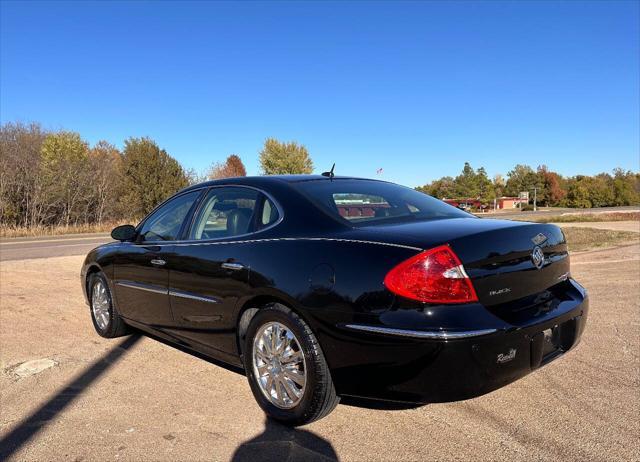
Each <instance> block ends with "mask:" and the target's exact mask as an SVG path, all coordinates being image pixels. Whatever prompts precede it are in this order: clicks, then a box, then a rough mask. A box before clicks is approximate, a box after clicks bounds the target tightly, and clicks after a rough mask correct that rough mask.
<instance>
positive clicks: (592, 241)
mask: <svg viewBox="0 0 640 462" xmlns="http://www.w3.org/2000/svg"><path fill="white" fill-rule="evenodd" d="M562 231H563V232H564V235H565V236H566V237H567V243H568V245H569V250H570V251H572V252H578V251H582V250H593V249H601V248H605V247H620V246H623V245H629V244H634V243H635V244H637V243H638V242H640V234H638V233H634V232H631V231H613V230H610V229H595V228H579V227H571V228H563V229H562Z"/></svg>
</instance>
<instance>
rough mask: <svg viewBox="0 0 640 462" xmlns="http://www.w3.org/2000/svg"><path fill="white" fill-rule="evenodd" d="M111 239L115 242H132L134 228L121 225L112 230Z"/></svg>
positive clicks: (134, 234) (134, 235)
mask: <svg viewBox="0 0 640 462" xmlns="http://www.w3.org/2000/svg"><path fill="white" fill-rule="evenodd" d="M111 237H112V238H113V239H115V240H116V241H132V240H133V238H134V237H136V228H135V227H134V226H132V225H122V226H117V227H115V228H113V230H112V231H111Z"/></svg>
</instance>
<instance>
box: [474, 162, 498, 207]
mask: <svg viewBox="0 0 640 462" xmlns="http://www.w3.org/2000/svg"><path fill="white" fill-rule="evenodd" d="M476 184H477V185H478V186H477V187H478V197H479V198H480V202H482V203H483V204H489V203H491V202H493V200H494V199H495V198H496V190H495V188H494V186H493V183H492V182H491V180H490V179H489V176H488V175H487V171H486V170H485V169H484V167H480V168H479V169H478V170H477V171H476Z"/></svg>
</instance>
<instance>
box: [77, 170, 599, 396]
mask: <svg viewBox="0 0 640 462" xmlns="http://www.w3.org/2000/svg"><path fill="white" fill-rule="evenodd" d="M297 181H331V180H329V179H327V178H322V177H311V176H310V177H302V178H300V177H291V178H289V177H248V178H242V179H229V180H219V181H215V182H210V183H205V184H202V185H197V186H195V187H191V188H188V189H187V190H185V191H190V190H193V189H202V191H203V193H204V191H205V190H206V189H207V188H210V187H218V186H225V185H226V186H228V185H236V186H243V187H251V188H256V189H258V190H259V191H262V192H263V193H265V194H267V195H268V196H269V197H270V198H271V199H272V200H273V201H274V202H275V203H276V204H277V205H278V206H279V209H280V213H281V214H282V217H281V218H282V219H281V220H279V221H278V222H277V223H276V224H275V225H274V226H271V227H269V228H267V229H264V230H261V231H258V232H255V233H252V234H248V235H245V236H239V237H235V238H228V239H219V240H211V241H187V240H178V241H176V242H170V243H166V242H162V243H148V242H145V243H135V242H122V243H120V242H118V243H111V244H107V245H104V246H101V247H98V248H96V249H94V250H93V251H91V252H90V253H89V255H88V256H87V258H86V261H85V263H84V265H83V269H82V282H83V289H84V290H85V294H86V290H87V287H86V280H87V275H88V273H89V272H91V271H95V270H101V271H103V272H104V273H105V274H106V275H107V278H108V280H109V284H110V286H111V292H112V294H114V295H115V297H114V298H115V303H116V305H117V307H118V309H119V311H120V312H121V313H122V315H123V316H124V317H125V318H126V319H127V321H128V322H130V323H131V324H132V325H134V326H136V327H139V328H142V329H144V330H148V331H150V332H153V333H156V334H158V335H160V336H163V337H165V338H167V339H170V340H171V341H173V342H176V343H179V344H180V345H182V346H186V347H188V348H191V349H193V350H196V351H198V352H201V353H204V354H207V355H209V356H212V357H214V358H216V359H219V360H222V361H225V362H228V363H230V364H233V365H237V366H242V351H241V349H240V344H241V342H240V341H239V338H238V336H239V323H240V319H241V316H242V314H243V312H244V310H246V309H247V308H253V307H257V306H260V305H261V304H264V303H267V302H274V301H277V302H280V303H284V304H286V305H287V306H289V307H290V308H292V309H293V310H295V311H296V312H297V313H298V314H299V315H300V316H301V317H302V318H303V319H305V320H306V322H307V323H308V324H309V325H310V327H311V329H312V330H313V331H314V333H315V334H316V337H317V338H318V340H319V342H320V344H321V346H322V348H323V351H324V354H325V357H326V359H327V362H328V364H329V367H330V369H331V372H332V377H333V380H334V383H335V385H336V390H337V392H338V394H343V395H353V396H361V397H368V398H378V399H389V400H398V401H409V402H437V401H450V400H458V399H465V398H470V397H473V396H477V395H480V394H483V393H486V392H489V391H491V390H493V389H496V388H498V387H500V386H503V385H505V384H507V383H509V382H512V381H513V380H516V379H518V378H519V377H522V376H524V375H526V374H527V373H529V372H531V371H532V370H534V369H536V368H537V367H539V366H540V365H542V364H544V363H546V362H548V361H550V360H552V359H555V357H557V356H558V355H559V354H560V353H563V352H565V351H568V350H569V349H570V348H572V347H573V346H574V345H575V344H577V342H578V340H579V338H580V335H581V333H582V331H583V329H584V324H585V321H586V317H587V312H588V299H587V295H586V291H585V290H584V289H583V288H582V287H581V286H580V285H579V284H578V283H576V282H575V281H573V280H572V279H571V278H569V277H568V272H569V257H568V253H567V247H566V242H565V239H564V236H563V234H562V232H561V231H560V229H559V228H557V227H555V226H553V225H546V224H531V223H522V222H510V221H501V220H487V219H477V218H472V217H469V218H456V219H445V220H434V221H421V222H414V223H405V224H388V225H379V226H366V227H350V226H348V225H345V224H344V223H342V222H341V221H339V220H336V219H335V218H334V217H331V216H329V215H328V214H326V213H325V212H323V211H322V210H320V209H318V208H316V207H315V206H314V205H313V203H312V202H310V201H309V199H308V198H307V197H305V195H304V194H302V193H300V192H299V191H298V190H297V189H296V188H295V182H297ZM333 181H341V180H340V179H335V180H333ZM192 215H193V213H191V214H190V215H189V217H188V218H187V220H189V219H191V217H192ZM187 230H188V224H185V226H183V230H182V235H181V237H182V238H185V237H186V236H187ZM538 233H544V234H545V235H546V236H547V237H548V239H547V240H546V242H544V243H542V245H541V247H542V248H543V251H544V253H545V257H546V262H545V266H544V267H543V268H542V269H540V270H538V269H536V268H535V267H534V266H533V265H532V263H531V259H530V254H531V249H532V247H533V243H532V242H531V238H532V237H533V236H535V235H536V234H538ZM441 244H449V245H450V246H451V247H452V249H453V250H454V251H455V252H456V254H457V255H458V256H459V257H460V259H461V261H462V262H463V264H464V266H465V268H466V270H467V272H468V274H469V276H470V277H471V279H472V281H473V284H474V286H475V287H476V290H477V292H478V296H479V302H478V303H470V304H463V305H429V304H424V303H420V302H415V301H412V300H408V299H405V298H402V297H397V296H395V295H394V294H392V293H390V292H389V291H388V290H387V289H386V288H385V287H384V285H383V283H382V281H383V279H384V276H385V275H386V273H387V272H388V271H389V270H390V269H391V268H393V267H394V266H395V265H397V264H398V263H400V262H402V261H404V260H406V259H407V258H409V257H411V256H413V255H415V254H417V253H419V252H420V251H422V250H423V249H429V248H432V247H435V246H437V245H441ZM155 258H161V259H162V260H164V261H166V265H164V266H163V267H161V268H158V267H155V266H153V265H151V263H150V260H151V259H155ZM227 262H235V263H239V264H241V265H242V266H243V269H242V270H240V271H233V270H228V269H225V268H224V267H223V264H224V263H227ZM115 281H118V282H122V281H125V282H127V281H130V282H133V283H136V282H137V283H140V282H142V283H144V284H150V285H152V286H153V287H158V289H159V290H160V291H162V290H164V291H173V292H175V293H178V294H179V295H180V296H170V295H168V294H165V295H162V294H160V293H154V292H147V291H140V290H137V291H136V290H132V291H129V292H128V295H126V296H125V297H126V298H123V295H122V294H123V293H125V292H123V291H122V290H119V289H120V287H119V286H117V284H115ZM504 287H508V288H509V289H510V290H509V291H508V292H502V293H498V294H497V295H490V292H491V291H492V290H496V289H498V290H499V289H501V288H504ZM185 295H186V296H187V297H196V298H185ZM353 324H357V325H367V326H383V327H389V328H396V329H407V330H412V331H447V332H460V331H467V330H480V329H491V330H495V333H491V334H488V335H483V336H480V337H472V338H464V339H437V340H436V339H424V338H412V337H402V336H393V335H382V334H377V333H371V332H361V331H355V330H352V329H350V328H348V327H347V326H349V325H353ZM554 326H560V328H559V329H558V330H559V332H561V336H562V338H563V342H562V345H560V348H559V349H558V351H557V352H556V354H554V355H552V356H549V357H545V358H542V354H541V352H542V344H541V343H540V335H541V333H542V332H543V331H544V330H545V329H548V328H551V327H554ZM512 349H515V350H516V354H515V357H514V358H513V359H512V360H511V361H509V362H505V363H500V362H498V361H497V358H498V356H499V355H501V354H502V355H505V354H509V352H510V351H511V350H512Z"/></svg>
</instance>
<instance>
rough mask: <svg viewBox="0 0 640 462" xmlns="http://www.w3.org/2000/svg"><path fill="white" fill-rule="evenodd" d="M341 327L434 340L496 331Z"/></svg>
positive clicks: (363, 325) (362, 325)
mask: <svg viewBox="0 0 640 462" xmlns="http://www.w3.org/2000/svg"><path fill="white" fill-rule="evenodd" d="M343 327H346V328H347V329H352V330H359V331H364V332H372V333H374V334H386V335H395V336H400V337H412V338H424V339H434V340H451V339H458V338H469V337H479V336H481V335H488V334H493V333H494V332H496V331H497V330H496V329H480V330H465V331H444V330H431V331H427V330H408V329H395V328H392V327H380V326H368V325H365V324H344V325H343Z"/></svg>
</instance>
